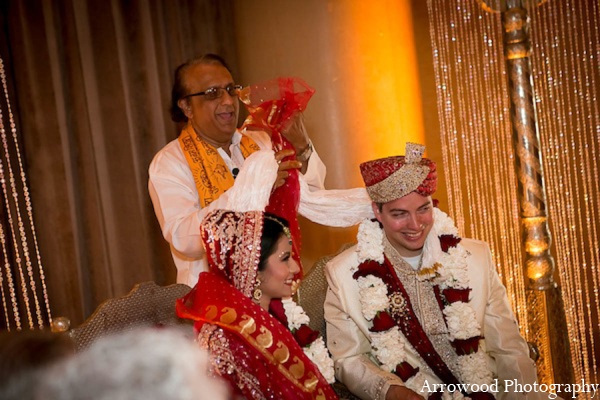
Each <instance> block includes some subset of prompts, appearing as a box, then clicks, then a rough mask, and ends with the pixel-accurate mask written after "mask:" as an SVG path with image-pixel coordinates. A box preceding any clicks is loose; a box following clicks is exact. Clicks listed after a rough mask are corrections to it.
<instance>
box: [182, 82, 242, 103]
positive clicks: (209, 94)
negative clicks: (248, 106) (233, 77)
mask: <svg viewBox="0 0 600 400" xmlns="http://www.w3.org/2000/svg"><path fill="white" fill-rule="evenodd" d="M241 89H242V85H229V86H227V87H224V88H222V87H211V88H208V89H206V90H205V91H203V92H198V93H193V94H188V95H187V96H185V97H184V99H186V98H188V97H194V96H205V99H206V100H214V99H218V98H219V97H223V94H225V92H227V94H229V95H230V96H231V97H237V96H238V93H239V92H240V90H241Z"/></svg>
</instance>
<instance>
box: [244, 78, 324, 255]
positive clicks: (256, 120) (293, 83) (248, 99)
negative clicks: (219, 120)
mask: <svg viewBox="0 0 600 400" xmlns="http://www.w3.org/2000/svg"><path fill="white" fill-rule="evenodd" d="M314 93H315V90H314V89H313V88H312V87H310V86H309V85H308V84H307V83H306V82H304V81H303V80H302V79H300V78H277V79H273V80H270V81H266V82H262V83H258V84H255V85H251V86H248V87H246V88H244V89H243V90H242V92H241V93H240V100H241V101H242V102H243V103H244V104H245V105H246V108H247V109H248V112H249V113H250V115H249V117H248V118H247V119H246V121H245V122H244V128H247V129H258V130H263V131H265V132H267V133H268V134H269V135H270V136H271V143H272V144H273V150H274V151H275V152H277V151H280V150H286V149H292V150H293V149H294V146H292V144H291V143H290V142H289V141H288V140H287V139H286V138H285V137H284V136H283V135H282V134H281V132H282V131H283V130H285V129H286V128H287V125H288V124H289V123H290V122H291V120H292V118H293V117H294V116H295V115H296V114H297V113H299V112H302V111H304V110H305V109H306V106H307V104H308V101H309V100H310V98H311V97H312V95H313V94H314ZM295 158H296V156H295V155H293V156H290V157H287V158H285V159H283V160H282V161H287V160H291V159H295ZM288 172H289V177H288V178H287V179H286V181H285V184H284V185H282V186H280V187H278V188H277V189H275V190H274V191H273V193H272V194H271V198H270V199H269V204H268V205H267V207H266V209H265V211H267V212H270V213H272V214H275V215H277V216H279V217H282V218H284V219H285V220H286V221H288V223H289V224H290V231H291V232H292V238H293V243H294V258H295V259H296V261H298V264H299V265H302V264H301V263H300V250H301V248H302V241H301V236H300V226H299V224H298V205H299V204H300V183H299V182H298V170H296V169H292V170H289V171H288Z"/></svg>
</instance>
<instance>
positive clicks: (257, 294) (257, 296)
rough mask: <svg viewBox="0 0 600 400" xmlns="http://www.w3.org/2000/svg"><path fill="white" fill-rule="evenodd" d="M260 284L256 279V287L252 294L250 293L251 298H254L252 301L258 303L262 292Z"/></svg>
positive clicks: (257, 278)
mask: <svg viewBox="0 0 600 400" xmlns="http://www.w3.org/2000/svg"><path fill="white" fill-rule="evenodd" d="M261 283H262V282H261V281H260V278H259V277H256V286H255V289H254V293H252V297H253V298H254V300H256V301H259V300H260V298H261V297H262V290H260V284H261Z"/></svg>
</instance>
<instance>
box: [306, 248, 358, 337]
mask: <svg viewBox="0 0 600 400" xmlns="http://www.w3.org/2000/svg"><path fill="white" fill-rule="evenodd" d="M352 246H354V243H346V244H344V245H343V246H342V247H341V248H340V250H339V251H338V252H337V253H335V254H331V255H327V256H324V257H321V258H320V259H318V260H317V262H315V264H314V265H313V267H312V269H311V270H310V271H309V272H308V274H306V276H305V277H304V279H303V280H302V282H301V283H300V287H299V288H298V293H297V294H296V298H297V302H298V304H299V305H300V306H301V307H302V308H303V309H304V311H305V312H306V314H307V315H308V317H309V318H310V323H309V326H310V328H311V329H314V330H317V331H319V332H321V335H323V340H325V343H327V332H326V329H325V317H324V310H323V305H324V304H325V295H326V294H327V288H328V285H327V278H326V277H325V265H327V263H328V262H329V261H331V260H332V259H333V258H334V257H335V256H337V255H338V254H340V253H341V252H342V251H344V250H346V249H347V248H349V247H352Z"/></svg>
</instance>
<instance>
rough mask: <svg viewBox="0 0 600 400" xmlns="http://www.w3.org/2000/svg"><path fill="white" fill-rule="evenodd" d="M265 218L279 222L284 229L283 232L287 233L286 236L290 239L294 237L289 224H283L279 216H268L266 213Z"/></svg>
mask: <svg viewBox="0 0 600 400" xmlns="http://www.w3.org/2000/svg"><path fill="white" fill-rule="evenodd" d="M265 219H268V220H271V221H274V222H277V223H278V224H279V225H280V226H281V229H283V233H284V234H285V236H287V238H288V239H291V238H292V233H291V232H290V228H288V227H287V226H285V225H284V224H283V222H281V221H280V220H278V219H277V218H273V217H271V216H268V215H265Z"/></svg>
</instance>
